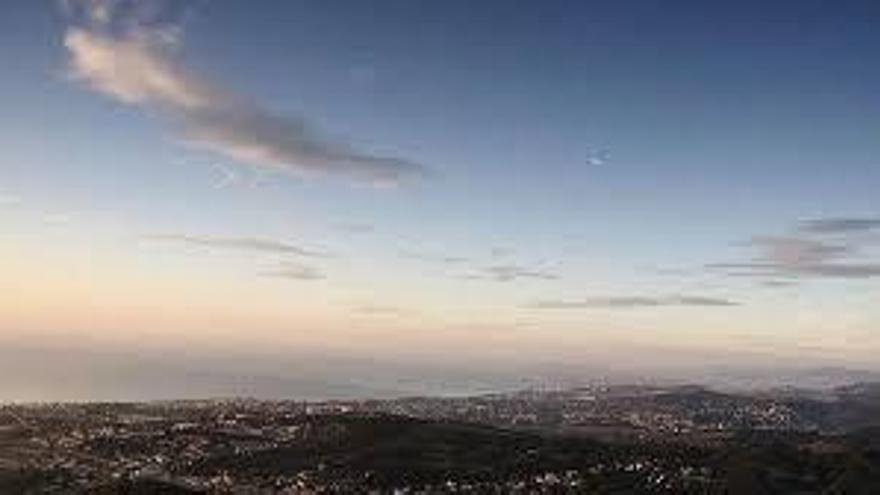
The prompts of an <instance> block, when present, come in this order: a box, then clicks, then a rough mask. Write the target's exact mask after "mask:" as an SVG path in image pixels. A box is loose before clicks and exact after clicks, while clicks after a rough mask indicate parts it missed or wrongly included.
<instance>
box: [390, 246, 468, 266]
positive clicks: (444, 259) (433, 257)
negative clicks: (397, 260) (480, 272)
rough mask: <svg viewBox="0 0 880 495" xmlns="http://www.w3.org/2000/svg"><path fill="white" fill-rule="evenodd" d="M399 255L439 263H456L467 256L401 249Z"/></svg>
mask: <svg viewBox="0 0 880 495" xmlns="http://www.w3.org/2000/svg"><path fill="white" fill-rule="evenodd" d="M398 254H399V256H400V257H401V258H404V259H409V260H418V261H424V262H427V263H438V264H441V265H457V264H460V263H465V262H467V261H468V258H466V257H464V256H454V255H447V254H435V253H426V252H422V251H410V250H406V249H404V250H401V251H400V252H399V253H398Z"/></svg>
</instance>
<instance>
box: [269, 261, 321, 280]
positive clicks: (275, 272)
mask: <svg viewBox="0 0 880 495" xmlns="http://www.w3.org/2000/svg"><path fill="white" fill-rule="evenodd" d="M260 275H263V276H267V277H279V278H288V279H292V280H323V279H325V278H327V277H326V276H325V275H324V274H323V273H322V272H320V271H319V270H318V269H317V268H315V267H313V266H308V265H303V264H299V263H289V262H288V263H282V264H281V265H279V266H278V267H277V268H274V269H271V270H265V271H262V272H260Z"/></svg>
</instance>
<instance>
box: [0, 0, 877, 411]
mask: <svg viewBox="0 0 880 495" xmlns="http://www.w3.org/2000/svg"><path fill="white" fill-rule="evenodd" d="M878 20H880V4H877V3H876V2H870V1H856V0H853V1H843V2H834V3H831V2H825V1H819V0H802V1H797V2H794V1H780V2H770V3H768V2H758V1H751V0H750V1H743V2H713V3H712V4H711V5H710V3H707V2H697V1H691V0H683V1H676V2H638V3H633V2H628V3H627V5H623V4H616V3H613V2H610V3H609V2H593V1H585V2H575V1H563V0H552V1H548V2H525V3H517V4H513V3H510V2H503V1H494V0H493V1H485V2H469V1H463V0H454V1H443V2H417V3H416V2H407V1H401V0H382V1H376V2H344V1H335V0H334V1H328V2H308V1H282V0H266V1H262V2H243V1H239V2H213V1H184V0H155V1H143V2H137V1H135V0H64V1H51V2H33V1H26V0H12V1H9V2H5V3H4V5H3V7H2V15H0V61H2V66H0V67H2V69H0V70H2V72H0V74H2V77H0V104H2V107H3V109H4V111H3V112H2V113H0V129H2V132H0V226H2V228H0V294H2V296H0V376H2V381H0V402H2V401H7V400H55V399H57V400H76V399H82V400H90V399H96V400H107V399H117V400H134V399H138V398H145V399H150V398H174V397H173V396H179V397H210V396H230V395H242V396H257V397H277V398H282V397H291V398H297V397H302V398H314V397H321V396H322V394H323V396H326V397H331V396H334V397H335V396H338V397H353V396H367V395H376V396H390V395H395V394H421V393H437V394H454V393H472V392H479V391H489V390H492V389H511V388H516V387H520V386H528V385H534V384H540V383H578V382H579V381H580V382H587V381H590V380H597V379H609V380H627V379H633V380H639V379H656V380H685V381H691V382H695V383H703V382H709V383H720V382H721V380H722V378H723V376H724V375H725V373H727V374H728V375H730V376H740V375H741V376H743V377H746V378H747V377H748V376H749V373H754V374H755V375H757V376H761V377H764V375H766V377H764V378H761V379H762V380H763V379H765V378H766V380H768V383H771V382H772V380H773V378H774V374H776V375H778V376H777V377H776V378H777V379H778V380H777V381H782V382H785V381H786V380H788V379H789V378H788V377H790V378H791V380H790V381H796V380H797V379H798V378H797V377H798V376H800V375H799V373H805V374H807V375H808V374H809V373H810V372H811V370H817V369H818V370H821V369H823V368H825V369H831V370H838V371H840V373H841V374H842V375H845V374H846V372H845V371H843V370H853V373H854V374H855V375H859V373H860V371H861V370H864V371H865V372H868V373H880V363H878V361H877V359H876V356H877V355H878V353H880V306H878V305H877V304H876V302H877V299H878V295H880V290H878V289H880V201H878V199H877V197H878V194H877V191H878V189H880V163H878V157H880V139H878V136H880V134H878V130H880V93H878V92H877V89H876V88H877V87H880V65H878V64H877V62H876V56H877V48H878V47H880V32H878V30H877V29H876V25H877V21H878ZM831 374H834V373H831ZM728 378H730V377H728ZM814 378H815V377H814ZM802 379H803V380H804V383H813V382H810V380H811V379H810V378H803V377H802ZM744 380H745V379H744ZM817 380H818V379H817ZM816 383H818V381H817V382H816Z"/></svg>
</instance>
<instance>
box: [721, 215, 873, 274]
mask: <svg viewBox="0 0 880 495" xmlns="http://www.w3.org/2000/svg"><path fill="white" fill-rule="evenodd" d="M873 222H874V221H873V220H870V219H855V218H848V219H845V218H835V219H824V220H810V221H807V222H803V223H802V224H800V225H799V226H798V228H797V232H798V233H796V234H794V235H784V236H756V237H754V238H752V239H751V241H749V243H748V245H749V246H750V247H752V248H753V249H755V250H756V252H755V255H754V256H753V257H752V259H750V260H748V261H737V262H725V263H712V264H709V265H707V268H709V269H713V270H723V271H725V272H727V274H728V275H731V276H752V277H759V278H768V279H780V278H803V277H807V278H810V277H812V278H841V279H865V278H872V277H880V262H875V261H872V260H870V259H865V258H864V257H859V256H858V255H859V254H860V252H859V250H858V249H857V245H858V244H857V243H855V242H852V239H849V240H847V242H843V241H842V240H840V239H836V238H835V239H834V240H833V241H832V240H828V239H827V238H824V237H822V236H821V235H819V234H839V233H853V232H864V231H868V230H871V229H873V228H875V227H876V226H875V225H874V223H873Z"/></svg>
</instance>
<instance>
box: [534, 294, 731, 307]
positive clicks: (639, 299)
mask: <svg viewBox="0 0 880 495" xmlns="http://www.w3.org/2000/svg"><path fill="white" fill-rule="evenodd" d="M739 305H740V303H738V302H735V301H731V300H728V299H719V298H714V297H706V296H693V295H673V296H667V297H643V296H611V297H590V298H586V299H580V300H571V301H566V300H543V301H537V302H534V303H532V304H529V305H528V306H527V307H528V308H531V309H632V308H657V307H667V306H696V307H729V306H739Z"/></svg>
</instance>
